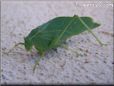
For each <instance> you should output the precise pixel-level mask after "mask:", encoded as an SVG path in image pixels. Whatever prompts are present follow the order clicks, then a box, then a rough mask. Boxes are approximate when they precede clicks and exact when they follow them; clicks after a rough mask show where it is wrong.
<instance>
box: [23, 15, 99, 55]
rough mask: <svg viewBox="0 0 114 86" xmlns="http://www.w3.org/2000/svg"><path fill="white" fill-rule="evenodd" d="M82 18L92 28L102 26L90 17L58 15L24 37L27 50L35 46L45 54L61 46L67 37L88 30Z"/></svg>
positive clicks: (41, 53)
mask: <svg viewBox="0 0 114 86" xmlns="http://www.w3.org/2000/svg"><path fill="white" fill-rule="evenodd" d="M80 19H81V20H82V21H83V22H84V23H85V24H86V26H88V27H89V28H90V29H94V28H96V27H98V26H100V24H98V23H95V22H94V21H93V20H92V19H91V18H90V17H78V16H73V17H57V18H54V19H52V20H50V21H48V22H47V23H45V24H43V25H41V26H39V27H37V28H35V29H33V30H32V31H31V32H30V34H29V35H28V36H27V37H25V38H24V40H25V48H26V50H28V51H29V50H31V49H32V46H34V47H35V48H36V49H37V51H38V52H39V53H40V55H43V54H44V53H45V52H46V51H47V50H49V49H52V48H56V47H58V46H60V45H61V44H62V43H63V42H64V41H66V39H67V38H69V37H71V36H74V35H78V34H80V33H82V32H84V31H86V30H88V28H87V27H86V26H85V25H84V24H83V22H82V21H80Z"/></svg>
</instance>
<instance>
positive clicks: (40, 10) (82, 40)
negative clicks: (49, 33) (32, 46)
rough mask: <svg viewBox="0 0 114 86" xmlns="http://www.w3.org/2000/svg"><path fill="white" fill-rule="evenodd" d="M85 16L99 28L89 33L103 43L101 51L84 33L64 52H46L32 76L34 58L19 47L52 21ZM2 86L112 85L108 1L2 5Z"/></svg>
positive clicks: (71, 40)
mask: <svg viewBox="0 0 114 86" xmlns="http://www.w3.org/2000/svg"><path fill="white" fill-rule="evenodd" d="M74 14H77V15H79V16H90V17H92V18H93V19H94V20H95V21H97V22H99V23H101V26H100V27H98V28H97V29H94V30H93V31H94V32H95V34H96V35H97V36H98V37H99V38H100V40H101V41H102V42H104V43H106V44H107V45H106V46H103V47H101V46H100V45H99V44H98V43H97V42H96V40H95V38H94V37H93V36H92V35H91V34H90V33H88V32H84V33H82V34H80V35H78V36H73V37H72V38H70V39H68V40H67V45H68V47H69V48H71V49H73V50H74V51H77V52H78V55H77V54H76V53H75V52H72V51H71V50H66V49H64V48H61V47H58V48H57V50H56V51H55V50H51V51H48V52H47V53H46V55H45V58H44V59H43V60H41V61H40V65H39V66H37V68H36V71H35V73H34V74H33V71H32V68H33V65H34V61H35V59H37V58H38V57H39V54H38V53H37V52H36V51H35V50H33V52H32V54H31V53H29V52H27V51H26V50H25V49H24V46H18V47H16V48H14V49H13V50H12V52H10V53H9V54H6V53H5V52H7V51H8V50H9V49H11V48H12V47H13V46H14V45H15V44H16V43H19V42H23V38H24V37H25V36H26V35H27V34H28V33H29V32H30V31H31V30H32V29H33V28H35V27H37V26H38V25H41V24H43V23H45V22H46V21H48V20H50V19H52V18H54V17H56V16H73V15H74ZM1 47H2V58H1V73H2V75H1V82H2V84H4V83H7V84H14V83H16V84H18V83H19V84H23V83H24V84H30V83H31V84H52V83H53V84H60V83H63V84H114V83H113V65H114V62H113V4H112V1H110V0H107V1H103V2H102V1H3V0H2V2H1Z"/></svg>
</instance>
